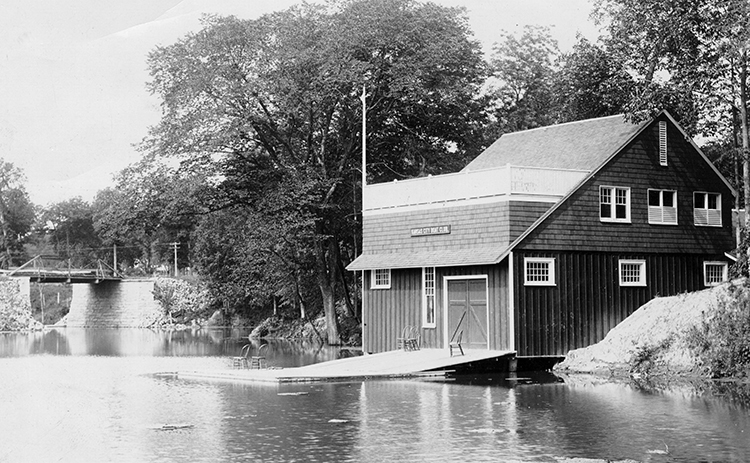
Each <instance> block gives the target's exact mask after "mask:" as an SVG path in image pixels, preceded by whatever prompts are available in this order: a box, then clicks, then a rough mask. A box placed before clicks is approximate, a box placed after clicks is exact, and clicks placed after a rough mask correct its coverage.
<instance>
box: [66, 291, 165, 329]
mask: <svg viewBox="0 0 750 463" xmlns="http://www.w3.org/2000/svg"><path fill="white" fill-rule="evenodd" d="M153 289H154V280H151V279H143V280H123V281H102V282H100V283H97V284H74V285H73V297H72V300H71V303H70V312H69V313H68V315H67V316H66V317H65V319H64V320H63V324H64V325H66V326H77V327H106V328H123V327H140V326H144V325H146V324H147V323H148V322H149V321H150V320H152V319H153V315H154V313H155V312H159V310H160V309H159V306H158V303H157V302H156V301H155V300H154V296H153Z"/></svg>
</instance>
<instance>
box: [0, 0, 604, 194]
mask: <svg viewBox="0 0 750 463" xmlns="http://www.w3.org/2000/svg"><path fill="white" fill-rule="evenodd" d="M433 1H435V3H439V4H442V5H446V6H465V7H466V8H467V9H468V16H469V20H470V23H471V26H472V28H473V30H474V33H475V36H476V38H477V39H478V40H480V41H481V42H482V43H483V44H484V47H485V51H489V50H490V47H491V45H492V43H494V42H496V41H498V40H500V33H501V32H502V31H503V30H507V31H511V32H515V31H518V30H520V29H521V28H522V27H523V26H524V25H526V24H540V25H548V26H552V30H553V34H554V35H555V37H556V38H557V40H558V42H559V45H560V48H561V49H563V50H567V49H569V48H570V47H571V46H572V45H573V43H574V42H575V40H576V34H577V33H578V32H580V33H582V34H584V35H585V36H587V37H589V38H592V39H593V38H595V37H596V35H597V34H596V29H595V27H594V26H593V24H592V23H591V22H590V21H589V20H588V16H589V13H590V10H591V3H590V0H565V1H562V0H433ZM295 3H298V1H297V0H272V1H265V0H183V1H180V0H65V1H58V0H2V1H1V2H0V63H1V64H0V157H1V158H3V159H4V160H6V161H9V162H12V163H14V164H15V165H16V166H17V167H20V168H21V169H23V170H24V172H25V173H26V177H27V189H28V191H29V194H30V196H31V199H32V201H33V202H35V203H37V204H40V205H47V204H49V203H53V202H57V201H62V200H65V199H69V198H71V197H74V196H81V197H83V199H85V200H87V201H90V200H92V199H93V197H94V195H95V193H96V192H97V191H98V190H100V189H102V188H105V187H107V186H110V185H111V184H112V175H113V174H114V173H116V172H118V171H119V170H121V169H122V168H124V167H125V166H127V165H128V164H130V163H132V162H135V161H136V160H137V159H138V157H139V155H138V153H136V152H135V150H134V149H133V146H132V145H133V144H135V143H138V142H139V141H140V140H141V139H142V138H143V137H144V136H145V135H146V129H147V127H148V126H149V125H153V124H155V123H156V122H157V121H158V118H159V114H160V113H159V107H158V104H159V102H158V100H156V99H155V98H153V97H151V96H150V95H149V94H148V93H147V92H146V90H145V82H146V81H147V80H148V73H147V72H146V64H145V58H146V55H147V53H148V52H149V51H150V50H151V49H152V48H153V47H154V46H156V45H159V44H161V45H168V44H170V43H173V42H174V41H176V40H177V39H178V38H179V37H181V36H183V35H184V34H186V33H187V32H188V31H191V30H197V29H198V28H199V23H198V18H199V17H200V15H201V14H202V13H204V12H216V13H220V14H234V15H236V16H239V17H245V18H252V17H257V16H259V15H261V14H263V13H267V12H269V11H273V10H278V9H283V8H286V7H289V6H291V5H292V4H295Z"/></svg>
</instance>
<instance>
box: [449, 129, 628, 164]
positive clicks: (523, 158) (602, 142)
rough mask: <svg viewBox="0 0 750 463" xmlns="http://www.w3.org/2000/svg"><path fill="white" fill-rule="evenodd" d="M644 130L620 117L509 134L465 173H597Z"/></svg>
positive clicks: (499, 140)
mask: <svg viewBox="0 0 750 463" xmlns="http://www.w3.org/2000/svg"><path fill="white" fill-rule="evenodd" d="M641 127H642V125H638V124H633V123H631V122H628V121H627V120H625V118H624V117H623V116H622V115H617V116H609V117H600V118H597V119H588V120H585V121H576V122H568V123H565V124H558V125H551V126H548V127H539V128H536V129H531V130H524V131H521V132H513V133H507V134H504V135H503V136H501V137H500V138H499V139H497V141H495V143H493V144H492V145H490V147H489V148H487V149H486V150H484V151H483V152H482V153H481V154H480V155H479V156H477V157H476V158H475V159H474V160H473V161H471V162H470V163H469V164H468V165H467V166H466V167H464V169H463V170H462V172H466V171H473V170H481V169H489V168H493V167H500V166H504V165H506V164H510V165H514V166H524V167H549V168H561V169H579V170H589V171H590V170H594V169H596V168H597V167H599V166H600V165H601V164H602V163H604V161H606V160H607V159H609V157H610V156H612V155H613V154H614V153H615V152H616V151H618V150H619V148H621V147H622V146H623V145H624V144H625V143H626V142H627V141H628V140H630V138H631V137H632V136H633V135H635V134H636V133H637V132H638V131H639V130H640V129H641Z"/></svg>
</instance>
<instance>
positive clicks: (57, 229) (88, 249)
mask: <svg viewBox="0 0 750 463" xmlns="http://www.w3.org/2000/svg"><path fill="white" fill-rule="evenodd" d="M41 217H42V222H43V223H44V227H45V229H46V230H47V233H48V234H49V235H50V237H51V239H52V244H53V246H54V248H55V251H56V252H57V254H58V255H59V256H61V257H63V258H66V259H74V261H75V263H74V264H73V265H75V266H86V265H90V264H91V263H92V262H94V261H96V259H97V257H98V254H97V253H98V251H99V248H100V247H101V240H100V239H99V236H98V235H97V234H96V231H95V230H94V218H93V217H94V210H93V208H92V206H91V204H89V203H88V202H86V201H84V200H83V199H81V198H80V197H75V198H72V199H69V200H66V201H61V202H59V203H56V204H52V205H51V206H49V207H48V208H46V209H45V210H44V211H43V212H42V216H41Z"/></svg>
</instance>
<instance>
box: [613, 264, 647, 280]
mask: <svg viewBox="0 0 750 463" xmlns="http://www.w3.org/2000/svg"><path fill="white" fill-rule="evenodd" d="M619 264H620V265H619V267H620V286H646V261H645V260H643V259H620V261H619Z"/></svg>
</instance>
